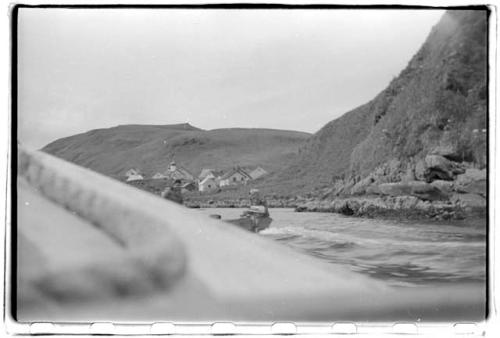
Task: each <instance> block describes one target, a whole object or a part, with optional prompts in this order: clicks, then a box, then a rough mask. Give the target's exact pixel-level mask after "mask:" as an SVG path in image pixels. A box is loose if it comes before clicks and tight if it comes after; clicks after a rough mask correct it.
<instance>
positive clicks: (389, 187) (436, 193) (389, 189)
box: [378, 181, 448, 201]
mask: <svg viewBox="0 0 500 338" xmlns="http://www.w3.org/2000/svg"><path fill="white" fill-rule="evenodd" d="M378 187H379V189H380V191H381V192H382V194H384V195H390V196H414V197H418V198H420V199H422V200H427V201H440V200H447V199H448V196H447V195H446V193H445V192H443V191H442V190H440V189H438V188H436V187H435V186H433V185H431V184H428V183H426V182H420V181H410V182H397V183H383V184H380V185H379V186H378Z"/></svg>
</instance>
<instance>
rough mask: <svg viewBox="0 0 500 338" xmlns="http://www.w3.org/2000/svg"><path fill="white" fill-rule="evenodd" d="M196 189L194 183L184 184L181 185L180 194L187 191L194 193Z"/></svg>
mask: <svg viewBox="0 0 500 338" xmlns="http://www.w3.org/2000/svg"><path fill="white" fill-rule="evenodd" d="M196 188H197V186H196V182H194V181H191V182H185V183H183V184H182V185H181V193H183V194H184V193H186V192H189V191H195V190H196Z"/></svg>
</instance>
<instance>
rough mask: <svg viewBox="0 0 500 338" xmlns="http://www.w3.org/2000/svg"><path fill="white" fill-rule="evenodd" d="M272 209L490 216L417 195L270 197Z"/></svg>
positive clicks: (208, 204)
mask: <svg viewBox="0 0 500 338" xmlns="http://www.w3.org/2000/svg"><path fill="white" fill-rule="evenodd" d="M185 206H186V207H188V208H191V209H199V208H204V209H210V208H248V207H249V206H250V203H249V202H248V201H247V200H245V199H235V200H213V199H211V200H208V201H199V200H198V201H192V200H188V201H185ZM268 206H269V208H270V209H274V208H288V209H294V211H295V212H323V213H337V214H340V215H344V216H354V217H362V218H378V219H406V220H426V221H447V220H467V219H477V218H486V217H487V208H486V207H482V206H481V207H478V206H467V205H461V204H459V203H453V202H450V201H432V202H431V201H423V200H420V199H418V198H415V197H413V196H396V197H392V196H383V197H381V196H360V197H345V198H337V199H332V200H320V199H312V198H311V199H308V200H297V199H295V198H290V199H281V200H275V199H271V200H268Z"/></svg>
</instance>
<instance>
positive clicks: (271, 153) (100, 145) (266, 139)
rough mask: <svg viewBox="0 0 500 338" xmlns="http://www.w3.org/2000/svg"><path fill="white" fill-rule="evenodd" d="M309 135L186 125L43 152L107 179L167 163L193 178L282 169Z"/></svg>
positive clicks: (117, 133) (96, 134) (77, 140)
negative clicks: (236, 169)
mask: <svg viewBox="0 0 500 338" xmlns="http://www.w3.org/2000/svg"><path fill="white" fill-rule="evenodd" d="M309 136H310V135H309V134H307V133H302V132H295V131H285V130H273V129H243V128H232V129H215V130H208V131H206V130H201V129H198V128H195V127H193V126H191V125H189V124H181V125H166V126H152V125H124V126H117V127H113V128H108V129H96V130H92V131H89V132H86V133H83V134H79V135H74V136H70V137H66V138H63V139H59V140H57V141H54V142H52V143H50V144H48V145H47V146H45V147H44V148H43V149H42V150H43V151H45V152H47V153H50V154H53V155H55V156H57V157H60V158H63V159H66V160H68V161H71V162H73V163H76V164H79V165H81V166H84V167H87V168H90V169H92V170H95V171H97V172H100V173H103V174H105V175H108V176H114V177H119V176H122V175H124V173H125V171H127V170H128V169H130V168H139V169H140V170H141V171H142V172H143V173H144V174H145V175H146V176H150V175H153V174H154V173H156V172H159V171H164V170H166V169H167V167H168V164H169V163H170V161H172V159H174V160H175V161H176V162H177V163H179V164H181V165H182V166H184V167H186V168H187V169H188V170H190V171H191V172H192V173H193V174H195V175H197V174H199V172H200V171H201V169H202V168H213V169H222V170H224V169H228V168H231V167H233V166H235V165H240V166H252V165H261V166H263V167H264V168H265V169H266V170H268V171H274V170H278V169H281V168H282V167H283V166H285V165H286V164H287V163H288V161H289V160H290V159H291V158H292V157H294V156H295V155H296V153H297V149H298V147H299V145H301V144H302V143H303V142H304V141H305V140H306V139H307V138H308V137H309Z"/></svg>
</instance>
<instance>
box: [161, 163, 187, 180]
mask: <svg viewBox="0 0 500 338" xmlns="http://www.w3.org/2000/svg"><path fill="white" fill-rule="evenodd" d="M164 175H165V176H167V177H168V178H171V179H174V180H186V181H194V176H193V175H192V174H191V173H190V172H189V171H188V170H187V169H186V168H183V167H180V166H177V165H176V164H175V162H171V163H170V166H169V167H168V170H167V171H166V172H165V174H164Z"/></svg>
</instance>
